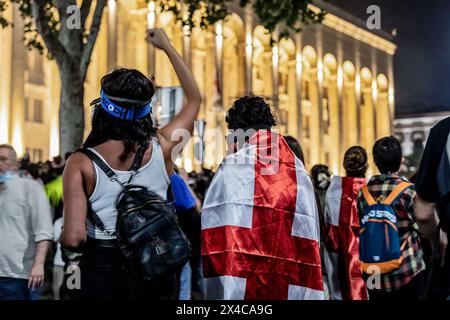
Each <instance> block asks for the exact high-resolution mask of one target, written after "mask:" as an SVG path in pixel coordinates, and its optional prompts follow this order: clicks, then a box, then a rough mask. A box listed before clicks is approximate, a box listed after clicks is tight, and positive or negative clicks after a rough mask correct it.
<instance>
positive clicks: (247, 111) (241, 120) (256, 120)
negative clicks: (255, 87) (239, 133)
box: [225, 96, 277, 130]
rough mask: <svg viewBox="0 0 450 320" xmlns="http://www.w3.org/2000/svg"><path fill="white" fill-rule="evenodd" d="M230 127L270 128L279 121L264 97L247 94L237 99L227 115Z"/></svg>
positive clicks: (233, 128)
mask: <svg viewBox="0 0 450 320" xmlns="http://www.w3.org/2000/svg"><path fill="white" fill-rule="evenodd" d="M225 121H226V122H227V124H228V129H232V130H237V129H247V128H251V129H255V130H259V129H270V128H272V127H274V126H276V125H277V121H276V119H275V117H274V115H273V114H272V112H271V110H270V106H269V104H268V103H267V102H266V101H265V100H264V98H262V97H258V96H246V97H243V98H240V99H238V100H236V101H235V102H234V104H233V106H232V107H231V108H230V110H228V112H227V115H226V117H225Z"/></svg>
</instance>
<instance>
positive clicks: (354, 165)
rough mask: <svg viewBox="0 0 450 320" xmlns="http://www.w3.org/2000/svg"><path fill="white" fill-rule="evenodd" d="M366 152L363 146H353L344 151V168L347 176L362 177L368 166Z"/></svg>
mask: <svg viewBox="0 0 450 320" xmlns="http://www.w3.org/2000/svg"><path fill="white" fill-rule="evenodd" d="M367 161H368V157H367V152H366V150H365V149H364V148H363V147H360V146H353V147H351V148H350V149H348V150H347V151H346V152H345V156H344V163H343V165H344V169H345V172H346V173H347V177H354V178H364V177H365V176H366V172H367V168H368V163H367Z"/></svg>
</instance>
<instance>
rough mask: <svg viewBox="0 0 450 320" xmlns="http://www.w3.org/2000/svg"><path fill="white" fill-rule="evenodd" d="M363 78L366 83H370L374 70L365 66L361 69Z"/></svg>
mask: <svg viewBox="0 0 450 320" xmlns="http://www.w3.org/2000/svg"><path fill="white" fill-rule="evenodd" d="M361 80H362V81H363V82H364V83H366V84H369V83H370V82H371V81H372V72H371V71H370V69H369V68H367V67H364V68H362V69H361Z"/></svg>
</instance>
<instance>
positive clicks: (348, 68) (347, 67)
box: [344, 61, 355, 78]
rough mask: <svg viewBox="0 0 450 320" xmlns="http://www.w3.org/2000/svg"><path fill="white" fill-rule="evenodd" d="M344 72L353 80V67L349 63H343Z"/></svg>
mask: <svg viewBox="0 0 450 320" xmlns="http://www.w3.org/2000/svg"><path fill="white" fill-rule="evenodd" d="M344 72H345V73H346V74H347V76H349V77H350V78H353V77H354V76H355V66H354V65H353V63H351V62H350V61H345V62H344Z"/></svg>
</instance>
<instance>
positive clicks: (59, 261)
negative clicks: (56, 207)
mask: <svg viewBox="0 0 450 320" xmlns="http://www.w3.org/2000/svg"><path fill="white" fill-rule="evenodd" d="M63 221H64V220H63V218H62V217H60V218H58V219H56V221H55V222H54V223H53V242H54V243H55V245H56V250H55V254H54V257H53V269H52V277H53V279H52V291H53V298H54V299H55V300H60V298H61V295H60V290H61V286H62V284H63V281H64V266H65V263H64V261H63V258H62V253H61V244H60V243H59V239H60V237H61V231H62V226H63Z"/></svg>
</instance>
